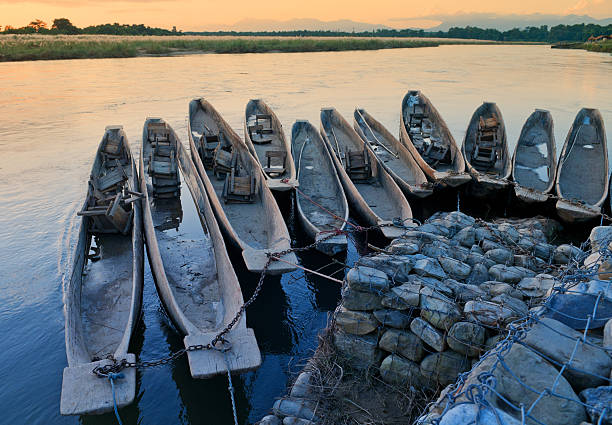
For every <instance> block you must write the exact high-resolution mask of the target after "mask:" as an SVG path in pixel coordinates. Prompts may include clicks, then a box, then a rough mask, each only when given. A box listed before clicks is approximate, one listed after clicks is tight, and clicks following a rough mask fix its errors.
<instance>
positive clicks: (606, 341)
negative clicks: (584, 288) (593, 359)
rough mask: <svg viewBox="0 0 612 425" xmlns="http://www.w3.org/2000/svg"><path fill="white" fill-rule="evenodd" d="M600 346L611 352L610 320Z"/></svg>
mask: <svg viewBox="0 0 612 425" xmlns="http://www.w3.org/2000/svg"><path fill="white" fill-rule="evenodd" d="M415 320H416V319H415ZM413 332H414V331H413ZM602 345H603V347H604V348H605V349H608V350H612V319H610V320H608V322H607V323H606V326H604V331H603V344H602Z"/></svg>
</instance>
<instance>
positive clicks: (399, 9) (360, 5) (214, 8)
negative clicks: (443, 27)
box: [0, 0, 612, 30]
mask: <svg viewBox="0 0 612 425" xmlns="http://www.w3.org/2000/svg"><path fill="white" fill-rule="evenodd" d="M474 12H478V13H499V14H531V13H543V14H560V15H565V14H572V13H573V14H580V15H581V14H586V15H590V16H592V17H594V18H608V17H611V16H612V0H515V1H507V0H503V1H500V0H489V1H484V2H483V1H482V0H461V1H460V2H458V1H457V0H433V1H432V2H427V3H425V2H423V1H422V0H378V1H376V2H371V1H361V0H332V1H329V0H310V1H304V0H280V1H279V0H230V1H219V0H121V1H119V0H30V1H25V0H0V25H2V26H5V25H12V26H15V27H20V26H24V25H27V24H28V23H29V22H30V21H32V20H33V19H36V18H40V19H42V20H43V21H46V22H51V21H52V20H53V18H58V17H66V18H69V19H70V20H71V21H72V22H73V23H74V24H75V25H77V26H79V27H83V26H87V25H94V24H100V23H107V22H119V23H130V24H132V23H144V24H146V25H150V26H157V27H163V28H171V27H172V26H173V25H176V26H177V28H179V29H182V30H200V29H215V26H222V25H231V24H234V23H235V22H237V21H240V20H243V19H272V20H288V19H292V18H315V19H320V20H324V21H330V20H336V19H351V20H355V21H361V22H369V23H375V24H384V25H388V26H392V27H398V28H404V27H408V26H413V27H414V26H422V27H426V26H432V25H434V24H435V22H432V21H431V19H418V18H423V17H427V16H430V15H440V14H457V13H474ZM415 18H416V19H415Z"/></svg>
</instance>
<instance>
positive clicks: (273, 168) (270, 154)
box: [264, 151, 287, 176]
mask: <svg viewBox="0 0 612 425" xmlns="http://www.w3.org/2000/svg"><path fill="white" fill-rule="evenodd" d="M273 159H280V161H275V162H276V164H273V163H272V160H273ZM279 163H280V164H279ZM286 163H287V152H284V151H266V166H265V167H264V173H266V174H268V175H269V176H280V175H282V174H284V173H285V170H286Z"/></svg>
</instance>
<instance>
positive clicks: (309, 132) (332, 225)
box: [291, 121, 346, 230]
mask: <svg viewBox="0 0 612 425" xmlns="http://www.w3.org/2000/svg"><path fill="white" fill-rule="evenodd" d="M291 141H292V147H293V156H294V158H296V160H297V169H298V179H299V181H300V187H301V189H300V190H301V191H302V192H303V193H305V194H306V196H308V197H309V198H310V199H312V200H314V201H315V202H316V203H317V204H319V205H321V206H323V208H325V210H327V211H331V212H333V213H334V214H335V216H336V217H334V216H332V215H331V214H329V213H327V212H325V211H323V210H322V209H321V207H319V206H317V205H314V204H313V203H312V202H309V201H308V200H305V199H304V200H302V198H303V197H302V196H301V195H300V193H299V192H298V193H297V194H296V196H297V199H298V202H299V205H300V208H301V209H302V212H303V214H304V215H305V216H306V217H307V218H308V220H309V221H310V222H311V223H312V224H313V225H314V226H316V227H317V228H318V229H320V230H334V229H341V228H342V227H343V226H344V220H343V219H341V218H342V217H345V216H346V201H345V197H344V192H343V191H342V186H341V185H340V182H339V181H338V177H337V176H336V170H335V168H334V164H333V162H332V161H331V158H330V157H329V152H328V151H327V147H326V146H325V142H324V141H323V140H322V139H321V136H320V135H319V133H318V132H317V130H316V129H315V128H314V127H313V126H312V125H311V124H310V123H309V122H307V121H297V122H296V123H295V124H294V126H293V130H292V134H291Z"/></svg>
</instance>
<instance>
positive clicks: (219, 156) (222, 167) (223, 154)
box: [213, 144, 235, 178]
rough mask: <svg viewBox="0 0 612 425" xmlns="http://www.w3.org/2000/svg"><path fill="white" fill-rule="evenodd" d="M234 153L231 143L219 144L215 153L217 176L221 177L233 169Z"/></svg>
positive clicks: (214, 171) (214, 172) (214, 165)
mask: <svg viewBox="0 0 612 425" xmlns="http://www.w3.org/2000/svg"><path fill="white" fill-rule="evenodd" d="M234 155H235V154H234V153H233V152H232V146H231V145H225V146H223V145H221V144H219V145H218V146H217V147H216V149H215V153H214V155H213V174H214V175H215V176H217V178H221V176H224V175H226V174H228V173H229V172H230V171H231V170H232V163H233V157H234Z"/></svg>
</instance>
